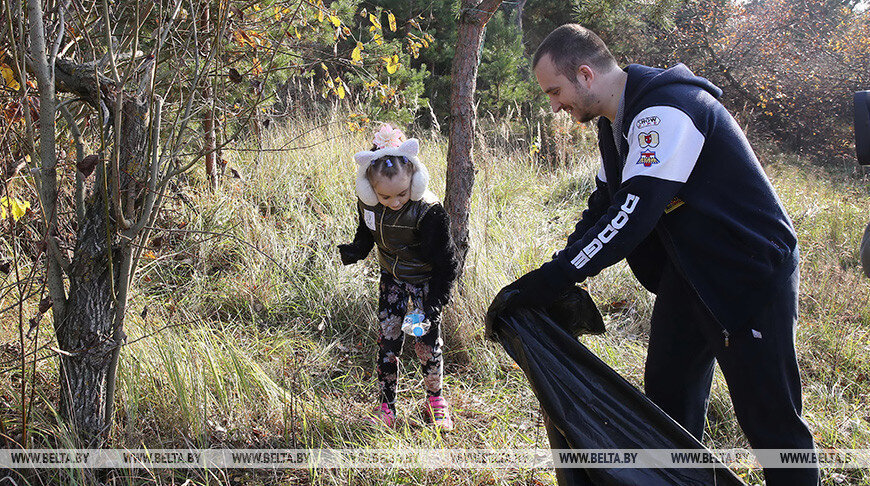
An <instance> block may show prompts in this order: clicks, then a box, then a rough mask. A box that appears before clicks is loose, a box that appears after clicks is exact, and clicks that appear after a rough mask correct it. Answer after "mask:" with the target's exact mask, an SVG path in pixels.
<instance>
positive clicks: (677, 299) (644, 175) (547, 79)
mask: <svg viewBox="0 0 870 486" xmlns="http://www.w3.org/2000/svg"><path fill="white" fill-rule="evenodd" d="M533 67H534V71H535V76H536V77H537V80H538V83H539V84H540V86H541V89H543V90H544V92H545V93H546V94H547V95H548V96H549V97H550V105H551V107H552V108H553V111H555V112H559V111H566V112H568V113H570V114H571V116H572V117H574V119H576V120H577V121H580V122H587V121H590V120H593V119H594V118H596V117H598V145H599V150H600V152H601V158H602V163H601V167H600V169H599V171H598V175H597V177H596V182H597V188H596V190H595V191H594V192H593V193H592V195H591V196H590V197H589V203H588V208H587V209H586V210H585V211H584V212H583V215H582V217H581V219H580V221H579V222H578V223H577V225H576V227H575V229H574V232H573V233H572V234H571V235H570V236H569V237H568V243H567V245H566V247H565V249H564V250H562V251H561V252H559V253H558V254H557V255H556V256H555V257H554V258H553V260H552V261H550V262H547V263H545V264H544V265H542V266H541V267H540V268H539V269H537V270H534V271H532V272H530V273H528V274H526V275H524V276H523V277H521V278H520V279H518V280H517V281H516V282H514V283H512V284H510V285H508V286H507V287H505V288H504V289H503V290H502V292H500V293H499V295H498V296H496V299H495V301H494V302H493V304H492V306H491V307H490V310H489V312H488V314H487V319H488V321H489V322H494V321H495V317H496V315H497V314H498V313H499V312H501V311H502V310H504V309H506V308H509V307H514V306H523V305H546V304H547V303H548V302H550V301H551V300H552V299H553V298H554V297H555V296H558V295H559V294H560V292H561V290H563V289H564V288H566V287H567V286H568V285H572V284H573V283H574V282H581V281H583V280H584V279H586V278H587V277H591V276H593V275H596V274H597V273H598V272H600V271H601V270H602V269H603V268H605V267H607V266H610V265H612V264H614V263H616V262H618V261H619V260H622V259H623V258H626V259H627V260H628V263H629V266H630V267H631V269H632V271H633V272H634V274H635V276H636V277H637V278H638V280H640V282H641V283H642V284H643V285H644V287H646V288H647V289H648V290H650V291H651V292H653V293H655V294H656V302H655V307H654V309H653V314H652V320H651V329H650V339H649V352H648V355H647V361H646V370H645V375H644V381H645V392H646V394H647V396H648V397H649V398H650V399H651V400H652V401H653V402H655V403H656V404H657V405H659V407H661V408H662V409H663V410H664V411H665V412H667V413H668V414H669V415H670V416H671V417H673V418H674V419H675V420H676V421H677V422H679V423H680V424H682V425H683V426H684V427H685V428H686V429H687V430H688V431H689V432H690V433H692V434H693V435H694V436H695V437H697V438H698V439H699V440H700V439H701V438H702V436H703V430H704V421H705V415H706V406H707V399H708V397H709V393H710V386H711V383H712V377H713V365H714V361H718V362H719V365H720V367H721V369H722V372H723V374H724V376H725V379H726V381H727V382H728V389H729V392H730V394H731V399H732V402H733V404H734V409H735V412H736V414H737V419H738V421H739V423H740V425H741V427H742V428H743V430H744V432H745V433H746V435H747V437H748V439H749V442H750V444H751V445H752V447H753V448H755V449H808V450H812V449H813V438H812V434H811V433H810V431H809V429H808V427H807V424H806V422H804V421H803V419H802V418H801V387H800V375H799V372H798V367H797V360H796V357H795V349H794V329H795V325H796V322H797V297H798V247H797V238H796V236H795V231H794V228H793V226H792V223H791V221H790V219H789V217H788V216H787V214H786V212H785V209H784V208H783V207H782V204H781V203H780V201H779V199H778V197H777V195H776V194H775V192H774V189H773V187H772V186H771V184H770V182H769V181H768V179H767V177H766V175H765V173H764V171H763V170H762V168H761V165H760V164H759V163H758V160H757V158H756V157H755V154H754V153H753V151H752V148H751V147H750V146H749V143H748V141H747V139H746V137H745V135H744V134H743V132H742V131H741V130H740V127H739V126H738V125H737V123H736V122H735V120H734V119H733V118H732V117H731V115H730V114H729V113H728V111H727V110H726V109H725V108H724V107H723V106H722V104H721V103H719V102H718V101H717V98H718V97H719V96H720V95H721V93H722V91H721V90H720V89H719V88H717V87H716V86H714V85H713V84H712V83H710V82H709V81H707V80H706V79H703V78H700V77H696V76H694V75H693V74H692V73H691V72H690V71H689V69H687V68H686V67H685V66H683V65H682V64H680V65H677V66H676V67H673V68H670V69H667V70H662V69H655V68H650V67H646V66H640V65H630V66H628V67H627V68H625V69H624V70H622V69H620V68H619V67H618V66H617V64H616V61H615V59H614V58H613V56H612V55H611V53H610V51H609V50H608V49H607V46H605V44H604V43H603V42H602V41H601V39H600V38H598V36H596V35H595V34H594V33H593V32H591V31H589V30H587V29H585V28H583V27H581V26H579V25H573V24H569V25H563V26H561V27H559V28H558V29H556V30H554V31H553V32H552V33H550V35H549V36H548V37H547V38H546V39H545V40H544V41H543V43H542V44H541V45H540V46H539V47H538V50H537V52H536V53H535V57H534V61H533ZM765 478H766V480H767V484H768V486H776V485H792V486H795V485H815V484H818V481H819V478H818V468H817V467H816V465H815V464H813V465H812V467H809V468H805V469H784V468H778V469H774V468H768V469H765Z"/></svg>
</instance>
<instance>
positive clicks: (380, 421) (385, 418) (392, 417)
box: [369, 403, 396, 427]
mask: <svg viewBox="0 0 870 486" xmlns="http://www.w3.org/2000/svg"><path fill="white" fill-rule="evenodd" d="M369 423H371V424H373V425H386V426H387V427H392V426H393V425H394V424H395V423H396V412H394V411H393V409H391V408H390V406H389V405H388V404H387V403H382V404H381V405H380V406H379V407H378V408H376V409H375V413H374V415H372V416H371V417H369Z"/></svg>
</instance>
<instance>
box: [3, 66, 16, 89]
mask: <svg viewBox="0 0 870 486" xmlns="http://www.w3.org/2000/svg"><path fill="white" fill-rule="evenodd" d="M0 74H2V76H3V81H4V82H5V83H6V86H7V87H9V89H14V90H16V91H17V90H18V88H20V87H21V85H20V84H18V81H17V80H16V79H15V73H14V72H13V71H12V68H11V67H9V66H7V65H6V64H0Z"/></svg>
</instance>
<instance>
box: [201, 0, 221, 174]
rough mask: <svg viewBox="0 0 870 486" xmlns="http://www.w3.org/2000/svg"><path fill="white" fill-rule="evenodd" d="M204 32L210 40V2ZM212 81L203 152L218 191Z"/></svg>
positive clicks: (205, 102) (205, 94) (204, 121)
mask: <svg viewBox="0 0 870 486" xmlns="http://www.w3.org/2000/svg"><path fill="white" fill-rule="evenodd" d="M202 8H203V12H202V18H201V19H202V22H201V24H202V32H203V34H206V37H205V39H210V37H208V35H209V34H210V33H211V16H210V8H209V2H203V5H202ZM208 45H209V41H208V40H206V41H204V42H203V46H202V49H203V50H205V51H208ZM211 83H212V82H211V81H209V82H207V83H206V85H205V87H204V89H203V97H204V100H203V106H204V107H205V109H204V110H203V112H202V131H203V135H204V138H203V147H202V149H203V152H204V155H205V175H206V177H207V178H208V182H209V187H211V189H212V190H213V191H214V190H217V186H218V174H217V164H216V163H215V159H216V156H217V146H216V143H215V123H214V109H213V107H214V99H213V93H212V87H211Z"/></svg>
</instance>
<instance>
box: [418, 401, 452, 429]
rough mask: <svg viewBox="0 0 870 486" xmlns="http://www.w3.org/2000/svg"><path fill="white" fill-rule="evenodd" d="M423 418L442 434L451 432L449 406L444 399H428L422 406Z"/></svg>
mask: <svg viewBox="0 0 870 486" xmlns="http://www.w3.org/2000/svg"><path fill="white" fill-rule="evenodd" d="M423 416H424V417H425V418H426V420H427V421H429V422H431V423H432V425H434V426H435V427H437V428H438V429H441V431H442V432H450V431H451V430H453V419H452V418H450V405H448V404H447V400H445V399H444V397H441V396H438V397H429V398H427V399H426V404H425V405H423Z"/></svg>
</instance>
